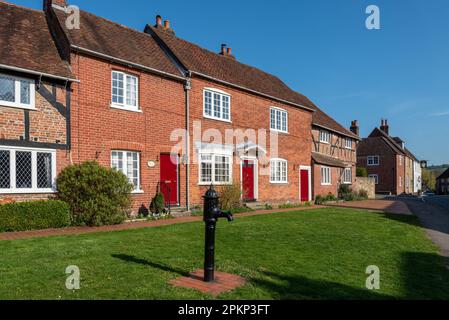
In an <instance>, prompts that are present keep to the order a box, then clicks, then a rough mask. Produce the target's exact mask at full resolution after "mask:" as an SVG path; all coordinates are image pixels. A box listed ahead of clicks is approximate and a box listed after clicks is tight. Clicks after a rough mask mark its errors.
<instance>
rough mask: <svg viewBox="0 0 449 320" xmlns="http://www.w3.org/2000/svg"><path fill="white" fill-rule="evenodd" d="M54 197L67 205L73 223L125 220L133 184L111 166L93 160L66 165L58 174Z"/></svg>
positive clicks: (98, 223) (104, 222)
mask: <svg viewBox="0 0 449 320" xmlns="http://www.w3.org/2000/svg"><path fill="white" fill-rule="evenodd" d="M57 186H58V197H59V199H61V200H63V201H65V202H67V203H68V204H69V205H70V212H71V219H72V224H73V225H80V226H81V225H86V226H102V225H112V224H120V223H122V222H123V221H125V219H126V216H127V212H128V211H129V209H130V207H131V192H132V190H133V188H134V187H133V185H132V184H131V183H130V182H129V180H128V178H127V177H126V176H125V175H124V174H123V173H122V172H119V171H117V170H115V169H109V168H105V167H102V166H100V165H99V164H98V163H97V162H95V161H88V162H84V163H82V164H79V165H73V166H69V167H66V168H65V169H64V170H63V171H62V172H61V173H60V174H59V176H58V179H57Z"/></svg>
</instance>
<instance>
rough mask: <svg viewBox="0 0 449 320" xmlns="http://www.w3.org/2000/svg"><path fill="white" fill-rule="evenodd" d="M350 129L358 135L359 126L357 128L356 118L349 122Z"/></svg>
mask: <svg viewBox="0 0 449 320" xmlns="http://www.w3.org/2000/svg"><path fill="white" fill-rule="evenodd" d="M350 130H351V132H352V133H354V134H355V135H356V136H360V128H359V121H358V120H354V121H352V122H351V128H350Z"/></svg>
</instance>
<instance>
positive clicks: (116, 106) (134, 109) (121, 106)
mask: <svg viewBox="0 0 449 320" xmlns="http://www.w3.org/2000/svg"><path fill="white" fill-rule="evenodd" d="M114 73H117V74H122V75H123V103H117V102H113V90H114V76H113V75H114ZM127 77H132V78H135V79H136V105H135V106H133V105H128V104H126V100H128V99H127V97H128V96H127ZM139 86H140V84H139V77H137V76H135V75H133V74H130V73H126V72H123V71H118V70H112V71H111V108H113V109H120V110H125V111H132V112H142V110H141V109H140V106H139V96H140V94H139Z"/></svg>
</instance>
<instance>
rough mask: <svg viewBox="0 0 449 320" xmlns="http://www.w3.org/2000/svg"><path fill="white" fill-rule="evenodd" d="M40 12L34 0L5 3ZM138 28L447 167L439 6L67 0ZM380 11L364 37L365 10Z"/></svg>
mask: <svg viewBox="0 0 449 320" xmlns="http://www.w3.org/2000/svg"><path fill="white" fill-rule="evenodd" d="M9 1H12V2H14V3H16V4H19V5H24V6H27V7H34V8H41V7H42V1H41V0H9ZM69 3H70V4H75V5H78V6H80V7H81V9H84V10H87V11H90V12H92V13H95V14H98V15H101V16H103V17H105V18H108V19H111V20H113V21H115V22H118V23H121V24H124V25H127V26H130V27H132V28H135V29H138V30H143V27H144V25H145V23H152V24H153V23H154V18H155V16H156V14H160V15H162V17H163V18H164V19H169V20H170V21H171V23H172V26H173V28H174V29H175V31H176V33H177V35H178V36H180V37H182V38H184V39H186V40H188V41H191V42H194V43H197V44H199V45H201V46H203V47H205V48H208V49H210V50H213V51H218V50H219V46H220V44H221V43H226V44H228V45H229V46H231V47H232V48H233V52H234V54H235V55H236V56H237V59H238V60H240V61H242V62H244V63H247V64H251V65H253V66H256V67H258V68H261V69H263V70H265V71H267V72H270V73H273V74H276V75H277V76H279V77H280V78H281V79H283V80H284V81H285V82H286V83H287V84H288V85H290V86H291V87H292V88H293V89H295V90H298V91H300V92H301V93H303V94H305V95H307V96H308V97H309V98H310V99H312V100H313V101H314V102H315V103H316V104H317V105H319V106H321V107H322V108H323V109H324V110H325V111H326V112H327V113H329V114H330V115H332V116H333V117H334V118H335V119H336V120H338V121H339V122H340V123H342V124H343V125H345V126H346V127H348V126H349V123H350V121H351V120H354V119H357V120H359V121H360V124H361V133H362V135H363V136H366V135H368V134H369V133H370V132H371V130H372V129H373V128H374V127H375V126H379V123H380V119H381V118H387V119H388V120H389V122H390V127H391V128H390V130H391V134H392V135H397V136H401V137H402V138H403V139H404V140H405V141H406V142H407V146H408V147H409V149H411V150H412V151H413V152H414V153H415V154H416V156H418V157H419V158H421V159H427V160H430V162H431V164H440V163H449V143H448V141H447V140H448V138H449V125H448V123H449V41H448V40H449V23H448V21H449V1H447V0H407V1H406V0H371V1H365V0H307V1H306V0H296V1H292V0H276V1H263V0H258V1H254V0H245V1H242V0H227V1H226V2H224V3H225V4H226V5H224V3H223V2H220V3H218V2H214V1H207V2H206V1H199V0H192V1H185V0H184V1H181V0H176V1H168V0H164V1H163V0H128V1H123V0H121V1H120V0H108V1H103V0H96V1H92V0H69ZM370 4H374V5H377V6H378V7H379V8H380V11H381V30H371V31H370V30H367V29H366V28H365V20H366V17H367V15H366V14H365V9H366V7H367V6H368V5H370Z"/></svg>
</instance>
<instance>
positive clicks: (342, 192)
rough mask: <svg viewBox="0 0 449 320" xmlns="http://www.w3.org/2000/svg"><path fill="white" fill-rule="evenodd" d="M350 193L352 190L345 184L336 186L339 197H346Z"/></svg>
mask: <svg viewBox="0 0 449 320" xmlns="http://www.w3.org/2000/svg"><path fill="white" fill-rule="evenodd" d="M351 194H352V190H351V188H350V187H349V185H347V184H341V185H340V187H338V197H339V198H340V199H345V198H347V197H350V195H351Z"/></svg>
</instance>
